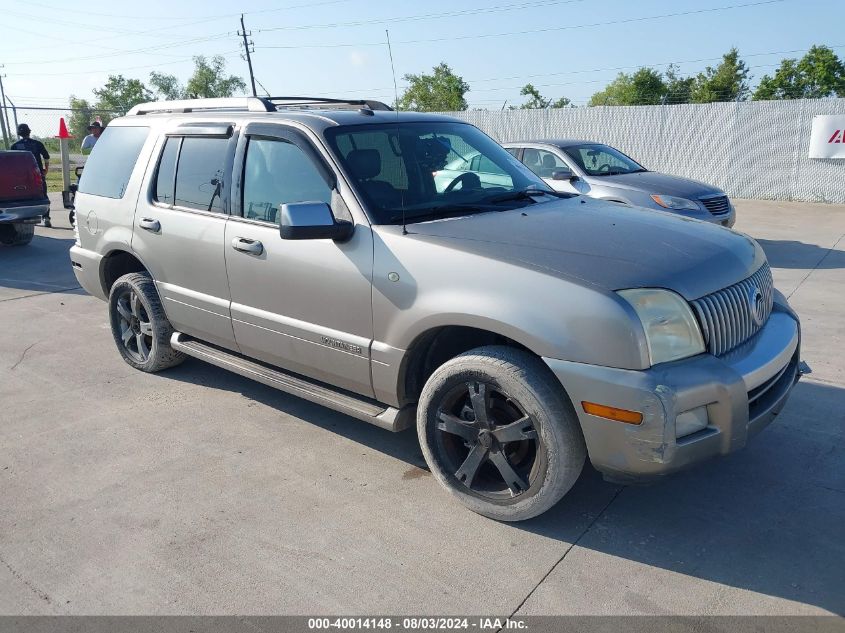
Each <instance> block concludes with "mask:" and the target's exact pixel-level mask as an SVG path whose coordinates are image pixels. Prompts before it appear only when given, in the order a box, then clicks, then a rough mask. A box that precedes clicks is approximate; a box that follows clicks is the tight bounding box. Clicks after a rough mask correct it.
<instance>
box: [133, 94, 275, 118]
mask: <svg viewBox="0 0 845 633" xmlns="http://www.w3.org/2000/svg"><path fill="white" fill-rule="evenodd" d="M204 110H241V111H244V110H246V111H248V112H275V110H276V107H275V106H274V105H273V104H272V103H270V102H269V101H267V100H266V99H262V98H259V97H223V98H216V99H183V100H180V101H151V102H150V103H139V104H138V105H136V106H135V107H133V108H132V109H131V110H129V112H127V113H126V116H134V115H141V114H150V113H152V112H196V111H204Z"/></svg>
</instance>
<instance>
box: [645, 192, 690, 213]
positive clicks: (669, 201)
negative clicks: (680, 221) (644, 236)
mask: <svg viewBox="0 0 845 633" xmlns="http://www.w3.org/2000/svg"><path fill="white" fill-rule="evenodd" d="M651 199H652V200H654V201H655V202H656V203H657V204H659V205H660V206H661V207H663V208H664V209H672V210H673V211H683V210H686V211H698V210H699V209H701V207H699V206H698V203H697V202H695V201H693V200H687V199H686V198H676V197H675V196H658V195H656V194H655V195H653V196H652V197H651Z"/></svg>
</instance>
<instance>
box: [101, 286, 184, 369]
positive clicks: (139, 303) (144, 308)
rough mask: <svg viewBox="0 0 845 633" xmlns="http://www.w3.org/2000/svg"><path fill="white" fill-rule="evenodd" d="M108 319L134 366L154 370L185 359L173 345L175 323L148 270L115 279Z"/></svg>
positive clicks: (128, 360) (124, 355) (110, 294)
mask: <svg viewBox="0 0 845 633" xmlns="http://www.w3.org/2000/svg"><path fill="white" fill-rule="evenodd" d="M109 320H110V321H111V331H112V335H113V336H114V342H115V344H116V345H117V349H118V351H119V352H120V355H121V356H123V360H125V361H126V362H127V363H128V364H129V365H131V366H132V367H134V368H135V369H140V370H141V371H145V372H148V373H153V372H157V371H161V370H162V369H167V368H169V367H174V366H176V365H178V364H179V363H181V362H182V361H184V360H185V355H184V354H183V353H182V352H177V351H176V350H174V349H173V348H172V347H170V337H171V335H172V334H173V327H172V326H171V325H170V321H168V320H167V317H166V316H165V314H164V308H162V306H161V299H160V298H159V296H158V291H157V290H156V287H155V282H154V281H153V280H152V278H151V277H150V275H149V273H129V274H128V275H123V277H120V278H119V279H118V280H117V281H116V282H114V285H113V286H112V288H111V292H110V293H109Z"/></svg>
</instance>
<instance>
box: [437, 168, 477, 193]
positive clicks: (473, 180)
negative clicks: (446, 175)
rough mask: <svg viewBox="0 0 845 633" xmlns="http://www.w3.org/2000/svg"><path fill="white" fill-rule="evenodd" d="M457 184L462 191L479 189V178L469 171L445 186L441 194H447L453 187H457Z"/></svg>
mask: <svg viewBox="0 0 845 633" xmlns="http://www.w3.org/2000/svg"><path fill="white" fill-rule="evenodd" d="M458 183H460V184H461V190H464V189H481V178H479V177H478V174H476V173H473V172H471V171H465V172H464V173H462V174H461V175H460V176H458V177H457V178H455V179H454V180H453V181H452V182H450V183H449V184H448V185H446V188H445V189H444V190H443V193H449V192H450V191H452V190H453V189H454V188H455V187H457V186H458Z"/></svg>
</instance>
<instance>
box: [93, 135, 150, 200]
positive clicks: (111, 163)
mask: <svg viewBox="0 0 845 633" xmlns="http://www.w3.org/2000/svg"><path fill="white" fill-rule="evenodd" d="M149 132H150V128H148V127H125V126H108V127H107V128H106V129H105V130H104V131H103V133H102V135H101V136H100V138H99V139H98V140H97V145H96V147H95V148H94V150H93V151H92V152H91V155H90V156H89V157H88V160H87V162H86V163H85V170H84V171H83V172H82V178H81V179H80V181H79V191H80V193H87V194H91V195H92V196H102V197H104V198H117V199H119V198H122V197H123V195H124V194H125V193H126V187H127V186H128V185H129V178H131V176H132V170H133V168H134V167H135V163H136V162H137V161H138V156H139V155H140V154H141V148H142V147H144V142H145V141H146V140H147V136H148V135H149Z"/></svg>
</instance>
